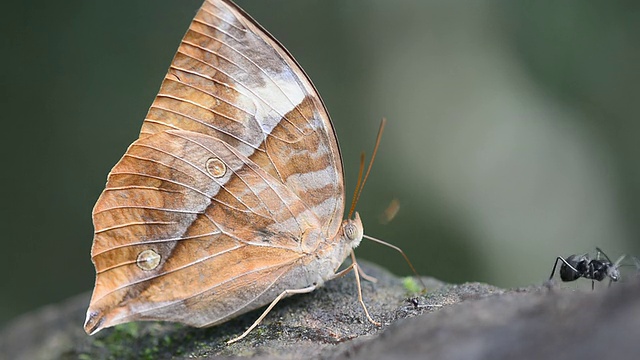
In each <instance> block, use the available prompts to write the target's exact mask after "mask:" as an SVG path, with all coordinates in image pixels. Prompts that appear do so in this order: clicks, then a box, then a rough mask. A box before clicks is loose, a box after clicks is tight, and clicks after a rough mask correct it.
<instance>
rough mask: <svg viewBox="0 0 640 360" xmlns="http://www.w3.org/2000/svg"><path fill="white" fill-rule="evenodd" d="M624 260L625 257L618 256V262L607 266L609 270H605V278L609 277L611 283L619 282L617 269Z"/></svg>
mask: <svg viewBox="0 0 640 360" xmlns="http://www.w3.org/2000/svg"><path fill="white" fill-rule="evenodd" d="M624 258H625V255H622V256H620V257H619V258H618V260H616V262H615V263H613V264H612V265H611V266H609V268H608V269H607V276H609V278H610V279H611V281H618V280H620V271H619V270H618V268H619V267H620V263H621V262H622V260H623V259H624Z"/></svg>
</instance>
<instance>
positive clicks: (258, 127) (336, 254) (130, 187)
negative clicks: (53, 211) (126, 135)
mask: <svg viewBox="0 0 640 360" xmlns="http://www.w3.org/2000/svg"><path fill="white" fill-rule="evenodd" d="M374 156H375V154H374ZM361 174H362V170H361ZM359 183H360V182H359ZM358 187H360V188H361V186H360V185H358ZM344 192H345V191H344V179H343V168H342V160H341V156H340V150H339V148H338V141H337V138H336V134H335V132H334V129H333V126H332V124H331V120H330V119H329V115H328V113H327V110H326V108H325V106H324V104H323V102H322V100H321V98H320V96H319V95H318V93H317V91H316V89H315V88H314V86H313V85H312V83H311V81H310V79H309V78H308V77H307V75H306V74H305V73H304V71H303V70H302V69H301V68H300V66H299V65H298V64H297V63H296V61H295V60H294V59H293V57H292V56H291V55H290V54H289V53H288V52H287V50H285V48H284V47H283V46H282V45H280V43H279V42H278V41H277V40H275V39H274V38H273V37H272V36H271V35H269V34H268V33H267V32H266V31H265V30H264V29H263V28H262V27H261V26H260V25H259V24H258V23H257V22H255V21H254V20H253V19H251V17H249V15H247V14H246V13H245V12H244V11H243V10H241V9H240V8H239V7H238V6H236V5H235V4H233V3H232V2H231V1H228V0H207V1H205V2H204V4H203V5H202V7H201V8H200V10H199V11H198V12H197V14H196V16H195V18H194V20H193V22H192V23H191V25H190V27H189V30H188V31H187V33H186V35H185V36H184V38H183V39H182V42H181V43H180V46H179V48H178V51H177V53H176V55H175V57H174V59H173V61H172V63H171V66H170V67H169V70H168V72H167V74H166V76H165V78H164V80H163V82H162V85H161V88H160V90H159V92H158V95H157V96H156V98H155V100H154V101H153V104H152V105H151V107H150V109H149V112H148V114H147V115H146V118H145V119H144V122H143V125H142V129H141V131H140V136H139V138H138V139H137V140H135V141H134V142H133V143H132V144H131V145H130V146H129V148H128V149H127V151H126V153H125V154H124V156H123V157H122V158H121V159H120V161H119V162H118V163H117V164H116V165H115V167H114V168H113V169H112V170H111V172H110V173H109V175H108V179H107V184H106V187H105V189H104V191H103V192H102V194H101V195H100V197H99V199H98V201H97V203H96V205H95V207H94V209H93V223H94V228H95V234H94V240H93V246H92V249H91V257H92V261H93V263H94V265H95V268H96V281H95V288H94V291H93V295H92V298H91V302H90V305H89V308H88V310H87V317H86V321H85V324H84V329H85V331H86V332H87V333H88V334H95V333H97V332H98V331H100V330H101V329H104V328H107V327H111V326H114V325H117V324H121V323H126V322H131V321H141V320H163V321H173V322H180V323H184V324H187V325H190V326H194V327H206V326H212V325H215V324H219V323H222V322H225V321H227V320H229V319H232V318H234V317H237V316H238V315H240V314H243V313H246V312H248V311H250V310H254V309H256V308H259V307H262V306H265V305H267V304H271V306H270V307H269V308H267V310H266V311H265V313H264V314H263V316H262V317H264V315H266V313H267V312H268V311H269V309H270V308H271V307H273V306H274V305H275V304H276V303H277V301H278V300H280V299H281V298H283V297H285V296H289V295H292V294H297V293H307V292H310V291H313V290H314V289H316V288H317V287H319V286H321V285H322V284H323V283H324V282H325V281H328V280H330V279H333V278H335V277H337V276H341V275H342V274H344V273H345V272H346V271H351V270H355V272H356V280H357V281H358V284H359V276H358V267H357V263H355V258H354V262H353V263H352V265H351V266H349V267H347V268H346V269H345V270H343V271H339V270H338V269H339V267H340V265H341V264H342V263H343V261H344V260H345V259H346V258H347V257H348V256H349V255H350V254H352V250H353V249H354V248H355V247H356V246H358V244H359V243H360V241H361V239H362V238H363V227H362V222H361V220H360V217H359V215H358V213H357V212H356V213H355V214H353V206H352V209H351V211H350V212H349V214H348V216H347V219H346V220H342V218H343V215H344V211H345V194H344ZM352 215H353V217H352ZM358 289H359V288H358ZM359 291H360V290H359ZM359 299H360V302H361V304H362V305H363V307H364V303H363V302H362V295H361V293H359ZM364 309H365V313H366V315H367V317H368V318H369V319H370V320H371V321H372V322H374V321H373V320H372V319H371V316H369V313H368V312H367V311H366V307H364ZM262 317H261V318H260V319H258V321H256V323H254V325H253V326H255V325H257V323H258V322H259V321H260V320H261V319H262ZM374 323H375V322H374ZM253 326H252V327H251V328H249V329H248V330H247V332H245V334H243V335H241V336H240V337H238V338H236V339H234V340H233V341H235V340H238V339H239V338H241V337H243V336H245V335H246V334H247V333H248V332H249V331H250V330H251V329H252V328H253Z"/></svg>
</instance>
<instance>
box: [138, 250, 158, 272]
mask: <svg viewBox="0 0 640 360" xmlns="http://www.w3.org/2000/svg"><path fill="white" fill-rule="evenodd" d="M158 264H160V254H158V253H157V252H155V251H153V250H151V249H147V250H145V251H143V252H141V253H140V254H138V259H136V265H138V267H139V268H140V269H142V270H145V271H149V270H153V269H155V268H157V267H158Z"/></svg>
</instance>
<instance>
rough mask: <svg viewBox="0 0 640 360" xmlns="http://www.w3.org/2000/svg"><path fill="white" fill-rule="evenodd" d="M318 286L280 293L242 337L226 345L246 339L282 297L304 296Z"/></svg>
mask: <svg viewBox="0 0 640 360" xmlns="http://www.w3.org/2000/svg"><path fill="white" fill-rule="evenodd" d="M317 287H318V286H317V285H311V286H308V287H306V288H302V289H292V290H285V291H283V292H282V293H280V295H278V297H276V298H275V300H273V301H272V302H271V304H269V306H268V307H267V308H266V309H265V311H264V312H263V313H262V315H260V317H259V318H258V319H257V320H256V321H255V322H254V323H253V324H252V325H251V326H249V328H248V329H247V330H246V331H245V332H243V333H242V335H240V336H238V337H236V338H233V339H231V340H229V341H227V345H229V344H233V343H234V342H236V341H238V340H242V339H243V338H244V337H246V336H247V335H249V333H250V332H251V330H253V329H255V327H256V326H258V325H259V324H260V323H261V322H262V320H263V319H264V318H265V317H266V316H267V314H268V313H269V311H271V309H273V307H274V306H276V304H277V303H278V302H279V301H280V300H281V299H282V298H284V297H287V296H289V295H294V294H306V293H310V292H312V291H313V290H315V289H316V288H317Z"/></svg>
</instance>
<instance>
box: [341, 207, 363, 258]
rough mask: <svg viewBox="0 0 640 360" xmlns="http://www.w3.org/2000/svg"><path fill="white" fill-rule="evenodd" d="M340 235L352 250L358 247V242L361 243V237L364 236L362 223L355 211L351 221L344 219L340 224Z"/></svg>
mask: <svg viewBox="0 0 640 360" xmlns="http://www.w3.org/2000/svg"><path fill="white" fill-rule="evenodd" d="M342 234H343V238H344V239H345V240H346V241H347V243H348V244H349V245H350V246H351V248H352V249H355V248H356V247H357V246H358V245H360V241H362V236H363V235H364V229H363V227H362V221H361V220H360V214H358V212H357V211H356V212H355V214H354V217H353V219H346V220H344V221H343V222H342Z"/></svg>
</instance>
